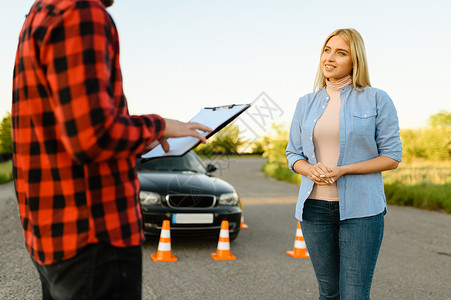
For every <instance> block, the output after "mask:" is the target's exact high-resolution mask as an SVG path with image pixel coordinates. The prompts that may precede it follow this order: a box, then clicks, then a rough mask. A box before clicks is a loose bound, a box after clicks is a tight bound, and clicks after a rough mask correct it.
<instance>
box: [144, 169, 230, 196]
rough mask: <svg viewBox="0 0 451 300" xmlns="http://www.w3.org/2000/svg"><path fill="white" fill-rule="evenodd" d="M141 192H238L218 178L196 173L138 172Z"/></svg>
mask: <svg viewBox="0 0 451 300" xmlns="http://www.w3.org/2000/svg"><path fill="white" fill-rule="evenodd" d="M138 178H139V182H140V184H141V190H143V191H149V192H156V193H159V194H208V195H216V196H219V195H221V194H224V193H233V192H236V191H235V189H234V188H233V186H232V185H230V184H229V183H227V182H226V181H224V180H221V179H219V178H216V177H210V176H208V175H206V174H201V173H194V172H138Z"/></svg>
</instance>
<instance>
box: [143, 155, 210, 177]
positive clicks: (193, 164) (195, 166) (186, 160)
mask: <svg viewBox="0 0 451 300" xmlns="http://www.w3.org/2000/svg"><path fill="white" fill-rule="evenodd" d="M136 168H137V170H138V171H189V172H196V173H206V172H207V170H206V168H205V165H204V164H203V162H202V161H201V160H200V158H199V157H198V156H197V155H196V154H194V153H192V152H188V153H186V154H185V155H183V156H177V157H161V158H155V159H151V160H149V161H146V162H144V163H143V162H142V159H141V158H140V159H138V160H137V161H136Z"/></svg>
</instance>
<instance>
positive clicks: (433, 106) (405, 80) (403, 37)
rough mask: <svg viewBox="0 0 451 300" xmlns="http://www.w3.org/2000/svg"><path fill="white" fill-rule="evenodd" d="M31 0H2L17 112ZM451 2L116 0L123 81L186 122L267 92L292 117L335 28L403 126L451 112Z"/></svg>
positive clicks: (134, 107) (5, 91)
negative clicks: (205, 110)
mask: <svg viewBox="0 0 451 300" xmlns="http://www.w3.org/2000/svg"><path fill="white" fill-rule="evenodd" d="M32 3H33V1H31V0H15V1H2V2H1V4H0V14H1V18H0V27H1V28H2V41H3V42H2V47H1V48H0V98H1V101H0V115H4V112H6V111H10V107H11V106H10V99H11V77H12V70H13V62H14V56H15V50H16V46H17V37H18V34H19V31H20V28H21V26H22V23H23V21H24V16H25V14H26V13H27V12H28V10H29V7H30V6H31V4H32ZM450 11H451V1H449V0H430V1H418V0H411V1H404V0H399V1H396V0H381V1H363V0H360V1H354V0H343V1H332V0H324V1H304V0H303V1H288V0H280V1H264V0H259V1H246V0H240V1H237V0H230V1H218V0H208V1H207V0H197V1H188V0H173V1H152V0H133V1H125V0H116V3H115V4H114V6H113V7H111V8H110V9H109V12H110V14H111V15H112V16H113V19H114V20H115V22H116V25H117V26H118V30H119V37H120V43H121V65H122V72H123V77H124V88H125V93H126V96H127V99H128V103H129V109H130V112H131V113H132V114H141V113H158V114H161V115H162V116H164V117H169V118H175V119H180V120H183V121H188V120H189V119H190V118H191V117H192V116H193V115H194V114H195V113H197V112H198V111H199V109H200V108H201V107H204V106H213V105H224V104H230V103H250V102H253V101H254V100H255V99H256V97H257V96H259V95H260V94H261V93H262V92H263V91H264V92H265V93H266V94H267V95H268V96H269V97H271V99H272V100H273V101H274V102H275V103H277V105H278V106H279V107H280V108H281V109H282V110H283V113H282V114H281V116H280V117H279V119H277V120H275V121H276V122H278V123H281V122H282V123H289V122H290V121H291V118H292V115H293V112H294V108H295V105H296V102H297V100H298V99H299V97H301V96H303V95H304V94H306V93H309V92H311V91H312V87H313V80H314V77H315V74H316V69H317V66H318V62H319V52H320V50H321V46H322V43H323V42H324V39H325V38H326V37H327V35H329V34H330V32H332V31H333V30H334V29H336V28H344V27H352V28H355V29H357V30H358V31H359V32H360V33H361V34H362V36H363V38H364V40H365V44H366V49H367V54H368V61H369V70H370V78H371V83H372V86H374V87H377V88H380V89H383V90H385V91H386V92H387V93H388V94H389V95H390V96H391V98H392V99H393V101H394V103H395V106H396V108H397V110H398V116H399V119H400V126H401V128H417V127H421V126H424V125H426V120H427V118H428V117H429V116H430V115H432V114H435V113H438V112H439V111H440V110H447V111H451V96H450V93H449V89H450V84H449V80H450V79H449V77H447V76H449V73H450V72H451V55H450V54H451V34H450V33H449V28H451V18H450V17H449V12H450Z"/></svg>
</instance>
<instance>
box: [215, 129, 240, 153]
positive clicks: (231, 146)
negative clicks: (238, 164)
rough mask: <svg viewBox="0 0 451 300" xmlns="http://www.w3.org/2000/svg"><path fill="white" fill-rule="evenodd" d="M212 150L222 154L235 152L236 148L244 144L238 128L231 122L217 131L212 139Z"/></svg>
mask: <svg viewBox="0 0 451 300" xmlns="http://www.w3.org/2000/svg"><path fill="white" fill-rule="evenodd" d="M211 144H212V147H213V152H216V153H223V154H237V153H238V148H239V147H241V146H242V145H243V144H244V140H243V139H242V138H241V137H240V128H239V127H238V125H235V124H234V123H231V124H229V125H227V126H226V127H225V128H224V129H222V130H221V131H219V132H218V133H217V134H216V136H215V137H214V139H213V141H212V143H211Z"/></svg>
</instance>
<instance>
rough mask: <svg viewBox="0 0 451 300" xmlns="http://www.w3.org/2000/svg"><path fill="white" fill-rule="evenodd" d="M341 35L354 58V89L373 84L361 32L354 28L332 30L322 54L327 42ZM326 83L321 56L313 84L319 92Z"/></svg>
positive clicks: (352, 73)
mask: <svg viewBox="0 0 451 300" xmlns="http://www.w3.org/2000/svg"><path fill="white" fill-rule="evenodd" d="M336 35H338V36H340V37H341V38H342V39H343V40H344V41H345V42H346V43H347V44H348V45H349V47H350V48H351V58H352V70H351V76H352V84H353V85H354V89H355V90H357V91H362V90H363V89H364V88H365V87H367V86H371V84H370V75H369V73H368V63H367V60H366V51H365V44H364V43H363V38H362V36H361V35H360V33H359V32H358V31H357V30H355V29H353V28H345V29H337V30H335V31H334V32H332V33H331V34H330V35H329V36H328V37H327V39H326V41H325V42H324V45H323V48H322V49H321V55H322V53H323V52H324V48H325V47H326V44H327V42H328V41H329V40H330V39H331V38H332V37H334V36H336ZM325 85H326V77H324V74H323V70H322V68H321V58H320V63H319V66H318V71H317V73H316V78H315V83H314V85H313V91H314V92H317V91H319V90H320V89H322V88H323V87H324V86H325Z"/></svg>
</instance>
